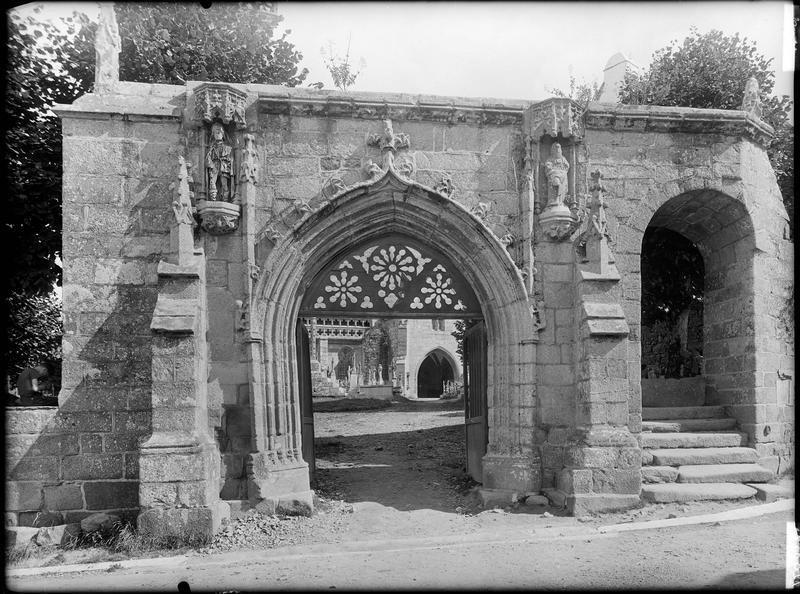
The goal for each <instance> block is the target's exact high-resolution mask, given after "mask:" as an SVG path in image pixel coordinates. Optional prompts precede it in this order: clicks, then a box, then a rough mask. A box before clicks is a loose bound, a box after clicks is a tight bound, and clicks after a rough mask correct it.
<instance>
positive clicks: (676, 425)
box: [642, 418, 736, 433]
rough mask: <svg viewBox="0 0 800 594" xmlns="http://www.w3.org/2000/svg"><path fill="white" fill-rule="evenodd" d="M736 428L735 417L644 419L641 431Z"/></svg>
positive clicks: (667, 431)
mask: <svg viewBox="0 0 800 594" xmlns="http://www.w3.org/2000/svg"><path fill="white" fill-rule="evenodd" d="M735 428H736V419H733V418H723V419H680V420H674V421H644V422H642V431H653V432H658V433H665V432H666V433H669V432H672V433H675V432H679V431H683V432H692V431H727V430H729V429H735Z"/></svg>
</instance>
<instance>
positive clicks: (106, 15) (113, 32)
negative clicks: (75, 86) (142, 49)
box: [94, 2, 122, 94]
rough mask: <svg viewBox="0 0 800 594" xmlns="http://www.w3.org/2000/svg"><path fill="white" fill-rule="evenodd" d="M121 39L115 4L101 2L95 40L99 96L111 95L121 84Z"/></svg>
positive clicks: (95, 82) (96, 87) (96, 76)
mask: <svg viewBox="0 0 800 594" xmlns="http://www.w3.org/2000/svg"><path fill="white" fill-rule="evenodd" d="M120 49H122V41H121V40H120V37H119V27H118V26H117V17H116V15H115V14H114V3H113V2H100V22H99V23H98V25H97V33H96V35H95V38H94V50H95V70H94V90H95V92H96V93H98V94H105V93H110V92H112V91H113V90H114V87H115V86H116V84H117V83H118V82H119V52H120Z"/></svg>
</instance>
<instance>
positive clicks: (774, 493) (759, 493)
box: [747, 483, 794, 503]
mask: <svg viewBox="0 0 800 594" xmlns="http://www.w3.org/2000/svg"><path fill="white" fill-rule="evenodd" d="M747 486H748V487H752V488H753V489H755V490H756V499H758V500H759V501H763V502H764V503H772V502H773V501H777V500H778V499H789V498H792V497H794V489H793V488H792V487H791V486H789V485H771V484H769V483H762V484H759V483H748V484H747Z"/></svg>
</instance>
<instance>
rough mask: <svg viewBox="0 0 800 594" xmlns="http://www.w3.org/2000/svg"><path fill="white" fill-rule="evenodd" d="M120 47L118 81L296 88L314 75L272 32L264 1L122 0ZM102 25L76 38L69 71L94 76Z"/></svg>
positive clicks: (80, 76) (85, 29)
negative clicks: (172, 0) (96, 43)
mask: <svg viewBox="0 0 800 594" xmlns="http://www.w3.org/2000/svg"><path fill="white" fill-rule="evenodd" d="M114 11H115V13H116V16H117V23H118V25H119V33H120V39H121V42H122V47H121V50H120V54H119V70H120V80H123V81H133V82H147V83H159V84H175V85H180V84H184V83H185V82H186V81H187V80H203V81H217V82H220V81H221V82H232V83H258V84H281V85H286V86H290V87H293V86H296V85H298V84H300V83H302V82H303V81H304V80H305V78H306V76H307V75H308V69H306V68H303V69H302V70H299V69H298V64H299V62H300V60H302V58H303V56H302V54H301V53H300V52H298V51H297V50H296V49H295V47H294V45H293V44H292V43H290V42H289V41H287V39H286V37H287V36H288V35H289V34H290V33H291V30H288V29H287V30H285V31H284V32H283V33H282V35H281V36H280V37H276V36H275V35H274V33H273V29H274V26H275V15H274V13H272V12H271V10H270V7H269V6H268V5H267V4H264V3H224V2H216V3H213V4H211V6H210V7H209V8H202V7H200V6H198V5H197V4H193V3H162V2H154V3H124V2H120V3H117V4H116V5H115V7H114ZM96 30H97V23H94V22H91V23H87V24H86V25H85V26H84V27H83V28H82V30H81V31H80V33H79V35H78V36H77V37H76V38H75V43H74V50H75V54H76V57H77V59H76V60H75V61H74V62H73V63H71V64H68V65H66V70H67V72H69V73H70V74H71V75H72V76H74V77H75V78H78V79H86V77H91V78H92V79H93V78H94V36H95V31H96Z"/></svg>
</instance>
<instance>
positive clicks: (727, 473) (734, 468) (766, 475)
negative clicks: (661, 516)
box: [642, 464, 775, 484]
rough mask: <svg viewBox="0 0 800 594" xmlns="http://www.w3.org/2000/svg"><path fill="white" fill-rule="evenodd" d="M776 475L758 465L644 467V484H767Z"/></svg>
mask: <svg viewBox="0 0 800 594" xmlns="http://www.w3.org/2000/svg"><path fill="white" fill-rule="evenodd" d="M773 478H775V475H774V473H773V472H772V471H771V470H769V469H767V468H764V467H763V466H759V465H758V464H698V465H694V464H687V465H685V466H642V483H643V484H655V483H766V482H769V481H771V480H772V479H773Z"/></svg>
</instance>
